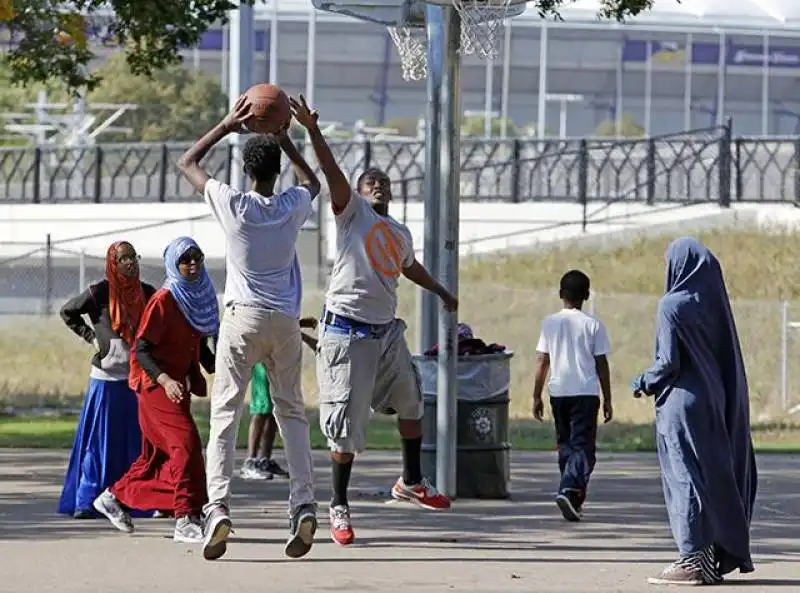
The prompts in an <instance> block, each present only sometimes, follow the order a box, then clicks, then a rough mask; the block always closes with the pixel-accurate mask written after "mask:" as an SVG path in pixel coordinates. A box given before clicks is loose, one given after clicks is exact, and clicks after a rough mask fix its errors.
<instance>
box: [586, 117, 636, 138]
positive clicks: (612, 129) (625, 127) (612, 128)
mask: <svg viewBox="0 0 800 593" xmlns="http://www.w3.org/2000/svg"><path fill="white" fill-rule="evenodd" d="M594 133H595V136H603V137H612V138H641V137H642V136H644V128H643V127H642V126H640V125H639V124H638V123H636V120H635V119H633V116H631V115H628V114H627V113H624V114H622V117H621V118H620V122H619V128H617V122H616V121H615V120H613V119H607V120H605V121H603V122H602V123H601V124H600V125H599V126H597V129H596V130H595V132H594Z"/></svg>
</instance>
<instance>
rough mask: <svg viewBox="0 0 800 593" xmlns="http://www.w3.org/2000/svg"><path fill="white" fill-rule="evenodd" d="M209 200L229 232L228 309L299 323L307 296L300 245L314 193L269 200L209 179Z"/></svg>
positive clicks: (296, 190)
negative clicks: (235, 306)
mask: <svg viewBox="0 0 800 593" xmlns="http://www.w3.org/2000/svg"><path fill="white" fill-rule="evenodd" d="M203 198H204V199H205V201H206V203H207V204H208V205H209V207H210V208H211V213H212V214H213V215H214V218H215V219H216V220H217V222H219V223H220V225H221V226H222V229H223V231H224V232H225V244H226V248H227V249H226V251H227V252H226V256H225V260H226V261H225V264H226V276H225V304H226V305H228V304H231V303H243V304H244V303H246V304H250V305H257V306H260V307H264V308H268V309H273V310H275V311H279V312H281V313H283V314H284V315H288V316H289V317H299V316H300V301H301V299H302V296H303V295H302V279H301V276H300V262H299V260H298V259H297V251H296V249H295V244H296V242H297V235H298V233H299V232H300V229H301V227H302V226H303V224H304V223H305V222H306V220H307V219H308V217H309V216H310V215H311V211H312V208H311V201H312V196H311V192H309V191H308V189H306V188H305V187H301V186H297V187H290V188H289V189H287V190H285V191H283V192H281V193H279V194H277V195H275V196H271V197H265V196H262V195H260V194H257V193H255V192H248V193H244V192H240V191H237V190H235V189H233V188H231V187H230V186H229V185H226V184H225V183H221V182H219V181H217V180H216V179H209V180H208V182H207V183H206V187H205V191H204V192H203Z"/></svg>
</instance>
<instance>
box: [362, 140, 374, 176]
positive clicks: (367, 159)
mask: <svg viewBox="0 0 800 593" xmlns="http://www.w3.org/2000/svg"><path fill="white" fill-rule="evenodd" d="M371 166H372V142H371V141H370V140H364V171H366V170H367V169H369V168H370V167H371Z"/></svg>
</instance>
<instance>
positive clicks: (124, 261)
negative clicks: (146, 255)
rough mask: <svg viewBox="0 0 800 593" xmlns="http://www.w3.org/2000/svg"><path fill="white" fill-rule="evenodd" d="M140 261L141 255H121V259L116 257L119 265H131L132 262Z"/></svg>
mask: <svg viewBox="0 0 800 593" xmlns="http://www.w3.org/2000/svg"><path fill="white" fill-rule="evenodd" d="M141 260H142V256H141V255H138V254H137V255H123V256H122V257H118V258H117V261H118V262H119V263H121V264H132V263H133V262H139V261H141Z"/></svg>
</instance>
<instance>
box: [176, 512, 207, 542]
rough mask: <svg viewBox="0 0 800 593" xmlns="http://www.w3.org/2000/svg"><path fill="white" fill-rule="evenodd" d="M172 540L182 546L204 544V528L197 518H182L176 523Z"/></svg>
mask: <svg viewBox="0 0 800 593" xmlns="http://www.w3.org/2000/svg"><path fill="white" fill-rule="evenodd" d="M172 539H173V540H175V541H176V542H180V543H182V544H202V543H203V526H202V525H201V523H200V520H199V519H197V518H195V517H181V518H180V519H178V520H177V521H175V532H174V533H173V535H172Z"/></svg>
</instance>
